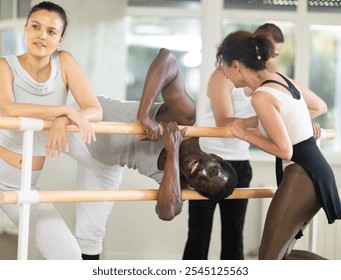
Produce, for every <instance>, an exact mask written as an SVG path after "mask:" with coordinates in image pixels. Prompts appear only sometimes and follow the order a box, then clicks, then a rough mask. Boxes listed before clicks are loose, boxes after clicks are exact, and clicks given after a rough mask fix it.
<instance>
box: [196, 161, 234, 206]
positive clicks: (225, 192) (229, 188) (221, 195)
mask: <svg viewBox="0 0 341 280" xmlns="http://www.w3.org/2000/svg"><path fill="white" fill-rule="evenodd" d="M220 164H221V167H222V168H223V169H224V170H225V171H226V172H227V173H228V174H229V178H228V180H227V182H226V184H225V186H224V188H223V189H222V190H221V191H220V192H218V193H217V194H214V195H212V194H209V193H207V192H203V191H198V193H200V194H201V195H203V196H205V197H207V198H208V199H210V200H213V201H220V200H223V199H225V198H227V197H228V196H229V195H231V194H232V193H233V191H234V189H235V188H236V187H237V184H238V176H237V172H236V170H235V169H234V168H233V167H232V165H231V164H230V163H229V162H228V161H227V160H223V161H221V162H220Z"/></svg>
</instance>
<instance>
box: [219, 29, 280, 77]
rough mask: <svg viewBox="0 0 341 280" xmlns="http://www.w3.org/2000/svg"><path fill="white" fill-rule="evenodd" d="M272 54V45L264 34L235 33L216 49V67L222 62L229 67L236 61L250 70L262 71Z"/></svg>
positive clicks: (228, 36)
mask: <svg viewBox="0 0 341 280" xmlns="http://www.w3.org/2000/svg"><path fill="white" fill-rule="evenodd" d="M273 52H274V47H273V44H272V43H271V41H270V39H269V38H268V37H267V36H265V35H264V34H259V35H254V34H252V33H250V32H248V31H236V32H233V33H230V34H229V35H227V36H226V37H225V39H224V40H223V42H222V43H221V44H220V46H219V47H218V51H217V54H216V59H217V60H216V61H217V66H218V67H220V66H221V63H222V62H223V61H224V62H225V63H226V64H227V65H229V66H231V65H232V61H233V60H237V61H240V62H241V63H243V64H244V65H245V66H246V67H248V68H250V69H252V70H256V71H258V70H263V69H265V68H266V62H267V60H268V59H269V58H270V57H271V54H272V53H273Z"/></svg>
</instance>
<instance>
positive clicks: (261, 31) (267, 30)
mask: <svg viewBox="0 0 341 280" xmlns="http://www.w3.org/2000/svg"><path fill="white" fill-rule="evenodd" d="M254 34H255V35H266V36H269V35H270V36H271V38H272V39H273V40H274V41H275V43H284V36H283V33H282V30H281V29H280V28H279V27H278V26H277V25H276V24H273V23H264V24H263V25H261V26H259V27H258V28H257V29H256V31H255V32H254Z"/></svg>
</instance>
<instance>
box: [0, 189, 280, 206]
mask: <svg viewBox="0 0 341 280" xmlns="http://www.w3.org/2000/svg"><path fill="white" fill-rule="evenodd" d="M276 189H277V188H236V189H235V190H234V192H233V193H232V194H231V195H230V196H229V197H228V198H227V199H246V198H271V197H273V195H274V193H275V192H276ZM32 192H36V193H38V201H36V202H35V203H48V202H50V203H56V202H96V201H97V202H100V201H101V202H103V201H148V200H156V197H157V192H158V190H157V189H141V190H104V191H103V190H98V191H95V190H93V191H81V190H72V191H39V192H38V191H30V193H32ZM19 194H20V192H17V191H5V192H4V191H1V192H0V204H17V203H18V202H19ZM20 195H23V196H24V195H25V194H23V193H21V194H20ZM182 198H183V199H184V200H202V199H207V198H206V197H204V196H202V195H200V194H199V193H198V192H196V191H194V190H182ZM27 203H30V202H27Z"/></svg>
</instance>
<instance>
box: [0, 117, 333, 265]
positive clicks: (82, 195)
mask: <svg viewBox="0 0 341 280" xmlns="http://www.w3.org/2000/svg"><path fill="white" fill-rule="evenodd" d="M52 123H53V122H52V121H44V120H41V119H34V118H22V117H19V118H14V117H0V129H9V130H17V131H23V154H22V171H21V190H20V191H12V192H0V203H3V204H4V203H8V204H9V203H11V204H20V217H19V231H18V251H17V252H18V254H17V259H19V260H25V259H27V255H28V243H29V241H28V237H29V214H30V205H31V204H32V203H47V202H51V203H54V202H81V201H83V202H86V201H88V202H89V201H133V200H135V201H136V200H155V199H156V195H157V190H156V189H155V190H117V191H40V192H38V191H35V190H31V170H32V149H33V136H34V132H35V131H42V130H48V129H49V128H50V127H51V126H52ZM91 125H92V126H93V128H94V131H95V133H99V134H128V135H143V134H144V131H143V129H142V128H141V126H140V125H138V124H132V123H121V122H96V123H91ZM185 127H186V128H187V131H186V132H185V136H188V137H221V138H233V137H234V136H233V134H232V133H231V131H230V129H229V128H227V127H200V126H179V128H180V129H182V128H185ZM67 131H68V132H78V131H79V129H78V128H77V127H76V126H75V125H69V126H68V127H67ZM248 131H249V132H250V133H254V134H256V135H259V136H261V134H260V132H259V130H258V129H248ZM321 132H322V135H321V139H334V138H335V132H334V131H333V130H329V129H321ZM275 191H276V188H245V189H242V188H238V189H235V190H234V192H233V193H232V194H231V195H230V196H229V197H228V198H227V199H242V198H244V199H246V198H267V197H269V198H270V197H272V196H273V195H274V193H275ZM182 195H183V199H185V200H189V199H191V200H192V199H193V200H195V199H206V198H204V197H202V196H201V195H200V194H199V193H197V192H196V191H192V190H183V191H182ZM313 242H316V240H313Z"/></svg>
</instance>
